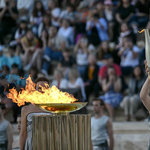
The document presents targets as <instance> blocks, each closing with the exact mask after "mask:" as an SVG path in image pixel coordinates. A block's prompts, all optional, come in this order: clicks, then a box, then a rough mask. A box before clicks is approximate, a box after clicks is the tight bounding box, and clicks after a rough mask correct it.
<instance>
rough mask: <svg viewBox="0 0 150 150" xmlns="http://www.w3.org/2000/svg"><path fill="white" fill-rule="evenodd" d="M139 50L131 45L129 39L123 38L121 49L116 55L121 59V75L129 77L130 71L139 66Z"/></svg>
mask: <svg viewBox="0 0 150 150" xmlns="http://www.w3.org/2000/svg"><path fill="white" fill-rule="evenodd" d="M139 53H140V49H139V48H138V47H137V46H136V45H134V44H133V41H132V39H131V38H128V37H124V38H123V47H121V48H120V50H119V52H118V55H119V56H120V57H121V63H120V66H121V70H122V73H123V75H130V74H131V72H132V69H133V68H134V67H135V66H137V65H139Z"/></svg>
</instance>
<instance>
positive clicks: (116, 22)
mask: <svg viewBox="0 0 150 150" xmlns="http://www.w3.org/2000/svg"><path fill="white" fill-rule="evenodd" d="M149 8H150V1H149V0H82V1H80V0H41V1H40V0H30V1H28V0H23V1H22V0H1V1H0V98H1V102H2V103H4V104H5V107H6V109H5V112H4V114H7V112H9V110H11V109H13V113H14V122H16V121H17V115H18V114H19V112H20V110H21V108H18V106H17V105H16V104H15V103H12V101H11V100H10V99H8V98H7V96H6V95H7V93H8V92H9V89H11V88H13V87H15V88H17V89H18V91H19V90H20V89H21V88H24V87H25V85H26V79H27V78H28V76H29V75H30V76H31V77H32V79H33V81H34V80H36V78H38V77H47V78H48V79H49V77H50V76H53V79H52V80H51V82H50V86H52V85H55V86H57V87H58V88H59V89H62V90H69V89H80V90H81V97H82V98H81V101H90V95H91V94H93V95H94V97H99V98H101V99H102V100H103V101H104V103H105V107H106V110H107V112H108V115H109V116H110V117H111V118H112V119H113V118H114V110H115V109H116V108H118V107H122V108H123V109H124V113H125V116H126V120H127V121H129V120H133V119H134V114H135V113H136V112H137V110H138V109H139V108H140V107H142V103H141V100H140V97H139V93H140V89H141V87H142V85H143V83H144V81H145V77H146V74H145V72H144V68H143V64H144V63H143V62H144V59H145V57H144V53H145V49H144V47H140V46H138V44H137V43H138V42H139V41H138V40H137V36H138V35H139V33H138V31H139V30H141V29H144V28H148V29H149V30H150V16H149V13H150V11H149ZM142 40H143V41H144V39H142Z"/></svg>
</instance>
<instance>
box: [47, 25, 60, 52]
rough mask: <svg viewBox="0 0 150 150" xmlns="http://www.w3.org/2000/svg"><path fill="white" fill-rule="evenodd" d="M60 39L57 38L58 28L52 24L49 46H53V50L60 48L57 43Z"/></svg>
mask: <svg viewBox="0 0 150 150" xmlns="http://www.w3.org/2000/svg"><path fill="white" fill-rule="evenodd" d="M57 42H58V40H57V28H56V27H54V26H51V27H50V28H49V39H48V45H49V47H51V48H52V49H53V50H56V49H58V47H59V46H58V45H59V44H57Z"/></svg>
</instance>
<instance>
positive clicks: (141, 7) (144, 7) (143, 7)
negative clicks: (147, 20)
mask: <svg viewBox="0 0 150 150" xmlns="http://www.w3.org/2000/svg"><path fill="white" fill-rule="evenodd" d="M136 8H137V9H138V11H139V13H145V14H147V15H149V9H150V1H148V0H147V1H145V4H143V3H141V2H140V1H138V2H137V3H136Z"/></svg>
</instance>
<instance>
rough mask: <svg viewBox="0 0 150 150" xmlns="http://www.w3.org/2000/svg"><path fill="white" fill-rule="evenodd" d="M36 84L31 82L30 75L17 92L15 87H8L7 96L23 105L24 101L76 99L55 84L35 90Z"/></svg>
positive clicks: (71, 100) (40, 101)
mask: <svg viewBox="0 0 150 150" xmlns="http://www.w3.org/2000/svg"><path fill="white" fill-rule="evenodd" d="M35 87H36V84H35V83H33V81H32V80H31V77H29V78H28V79H27V80H26V87H25V89H22V91H20V92H19V93H18V92H17V90H16V89H15V88H13V89H10V90H9V91H10V93H9V94H7V97H8V98H10V99H12V101H13V102H14V103H17V105H18V106H21V105H25V102H27V103H28V102H30V103H32V104H43V103H72V102H75V101H77V99H75V98H74V97H73V95H71V94H69V93H67V92H61V91H60V90H59V89H58V88H57V87H56V86H52V87H49V86H48V85H46V87H41V89H42V91H41V92H39V91H36V89H35Z"/></svg>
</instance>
